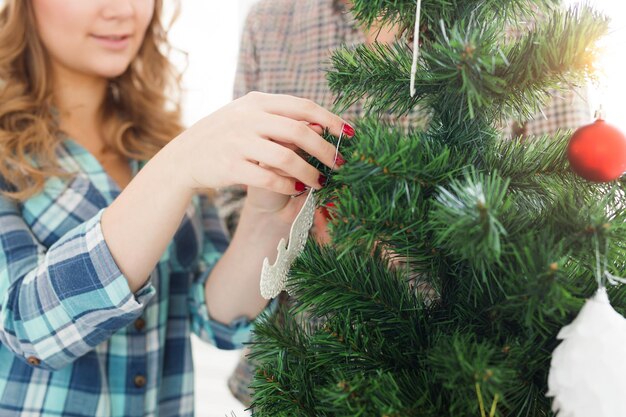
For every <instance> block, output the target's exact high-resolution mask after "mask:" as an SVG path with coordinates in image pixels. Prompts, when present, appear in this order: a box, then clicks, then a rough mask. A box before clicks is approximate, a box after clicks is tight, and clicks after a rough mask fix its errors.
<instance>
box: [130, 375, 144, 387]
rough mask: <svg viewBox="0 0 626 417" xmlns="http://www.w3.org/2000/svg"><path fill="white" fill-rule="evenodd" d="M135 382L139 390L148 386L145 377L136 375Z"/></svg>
mask: <svg viewBox="0 0 626 417" xmlns="http://www.w3.org/2000/svg"><path fill="white" fill-rule="evenodd" d="M133 382H134V383H135V386H136V387H137V388H143V387H144V386H145V385H146V377H145V376H143V375H135V378H134V379H133Z"/></svg>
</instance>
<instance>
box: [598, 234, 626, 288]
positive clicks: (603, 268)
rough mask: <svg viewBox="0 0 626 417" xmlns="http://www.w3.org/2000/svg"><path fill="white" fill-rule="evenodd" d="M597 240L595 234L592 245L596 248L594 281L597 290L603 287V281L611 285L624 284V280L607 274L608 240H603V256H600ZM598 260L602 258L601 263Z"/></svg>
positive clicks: (625, 281) (625, 279) (625, 280)
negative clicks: (596, 284) (595, 281)
mask: <svg viewBox="0 0 626 417" xmlns="http://www.w3.org/2000/svg"><path fill="white" fill-rule="evenodd" d="M599 240H600V239H598V235H597V233H596V234H594V243H595V246H596V280H597V281H598V288H600V289H602V288H604V287H605V285H604V280H606V282H608V283H609V284H611V285H618V284H626V278H622V277H618V276H616V275H613V274H611V273H610V272H609V268H608V263H609V256H608V252H609V239H608V238H607V239H605V243H604V254H602V255H601V254H600V242H599ZM600 258H602V262H601V261H600ZM600 264H602V265H600Z"/></svg>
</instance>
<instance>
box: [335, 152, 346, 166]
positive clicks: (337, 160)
mask: <svg viewBox="0 0 626 417" xmlns="http://www.w3.org/2000/svg"><path fill="white" fill-rule="evenodd" d="M345 163H346V160H345V159H343V158H342V157H341V155H337V157H336V158H335V165H337V166H338V167H340V166H342V165H344V164H345Z"/></svg>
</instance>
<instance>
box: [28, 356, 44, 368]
mask: <svg viewBox="0 0 626 417" xmlns="http://www.w3.org/2000/svg"><path fill="white" fill-rule="evenodd" d="M26 360H27V361H28V363H29V364H31V365H33V366H39V365H41V360H39V358H36V357H34V356H29V357H28V359H26Z"/></svg>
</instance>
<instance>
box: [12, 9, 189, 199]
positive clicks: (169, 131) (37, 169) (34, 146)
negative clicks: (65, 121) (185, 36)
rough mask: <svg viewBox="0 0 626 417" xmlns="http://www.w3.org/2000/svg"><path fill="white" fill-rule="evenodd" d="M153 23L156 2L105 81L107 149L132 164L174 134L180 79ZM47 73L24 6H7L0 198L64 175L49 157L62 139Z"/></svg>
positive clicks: (28, 192)
mask: <svg viewBox="0 0 626 417" xmlns="http://www.w3.org/2000/svg"><path fill="white" fill-rule="evenodd" d="M161 16H162V0H155V11H154V16H153V18H152V21H151V22H150V24H149V26H148V29H147V30H146V35H145V38H144V41H143V43H142V45H141V47H140V48H139V52H138V54H137V56H136V57H135V59H134V60H133V61H132V62H131V64H130V65H129V67H128V68H127V69H126V71H125V72H124V73H123V74H122V75H120V76H119V77H116V78H114V79H111V80H109V88H108V89H107V91H108V93H107V97H106V99H105V104H104V106H105V108H104V115H105V121H106V122H107V126H111V132H112V137H111V142H110V143H109V144H108V147H109V148H110V149H112V150H115V151H117V152H119V153H120V154H121V155H124V156H126V157H129V158H134V159H138V160H147V159H149V158H151V157H152V156H154V154H156V153H157V152H158V151H159V150H160V149H161V148H162V147H163V146H164V145H165V144H167V143H168V142H169V141H170V140H171V139H172V138H174V137H175V136H176V135H178V133H180V131H181V130H182V125H181V115H180V106H179V104H178V102H179V101H178V100H179V98H180V79H181V75H180V73H178V72H177V71H176V70H175V69H174V67H173V65H172V64H171V63H170V61H169V60H168V58H167V54H168V53H169V52H170V51H171V47H170V45H169V43H168V41H167V30H166V28H165V27H164V25H163V23H162V21H161ZM50 74H51V71H50V61H49V58H48V55H47V53H46V50H45V49H44V47H43V45H42V43H41V41H40V39H39V36H38V34H37V30H36V21H35V17H34V13H33V10H32V6H31V2H30V0H7V2H6V5H5V6H4V8H3V9H2V10H1V11H0V80H1V84H0V155H2V158H0V184H2V187H1V191H0V192H2V194H4V195H5V196H7V197H10V198H12V199H15V200H18V201H23V200H25V199H27V198H28V197H31V196H33V195H34V194H37V193H38V192H40V191H41V190H42V189H43V187H44V183H45V181H46V179H47V178H49V177H51V176H61V177H67V176H69V175H71V174H69V173H67V172H65V171H63V170H62V169H61V168H60V166H59V164H58V161H57V157H56V149H57V146H58V145H59V142H60V141H61V137H62V135H61V133H62V132H60V130H59V126H58V123H57V121H56V118H55V116H54V114H53V111H54V107H53V95H52V89H51V87H52V86H51V84H52V80H51V75H50Z"/></svg>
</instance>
